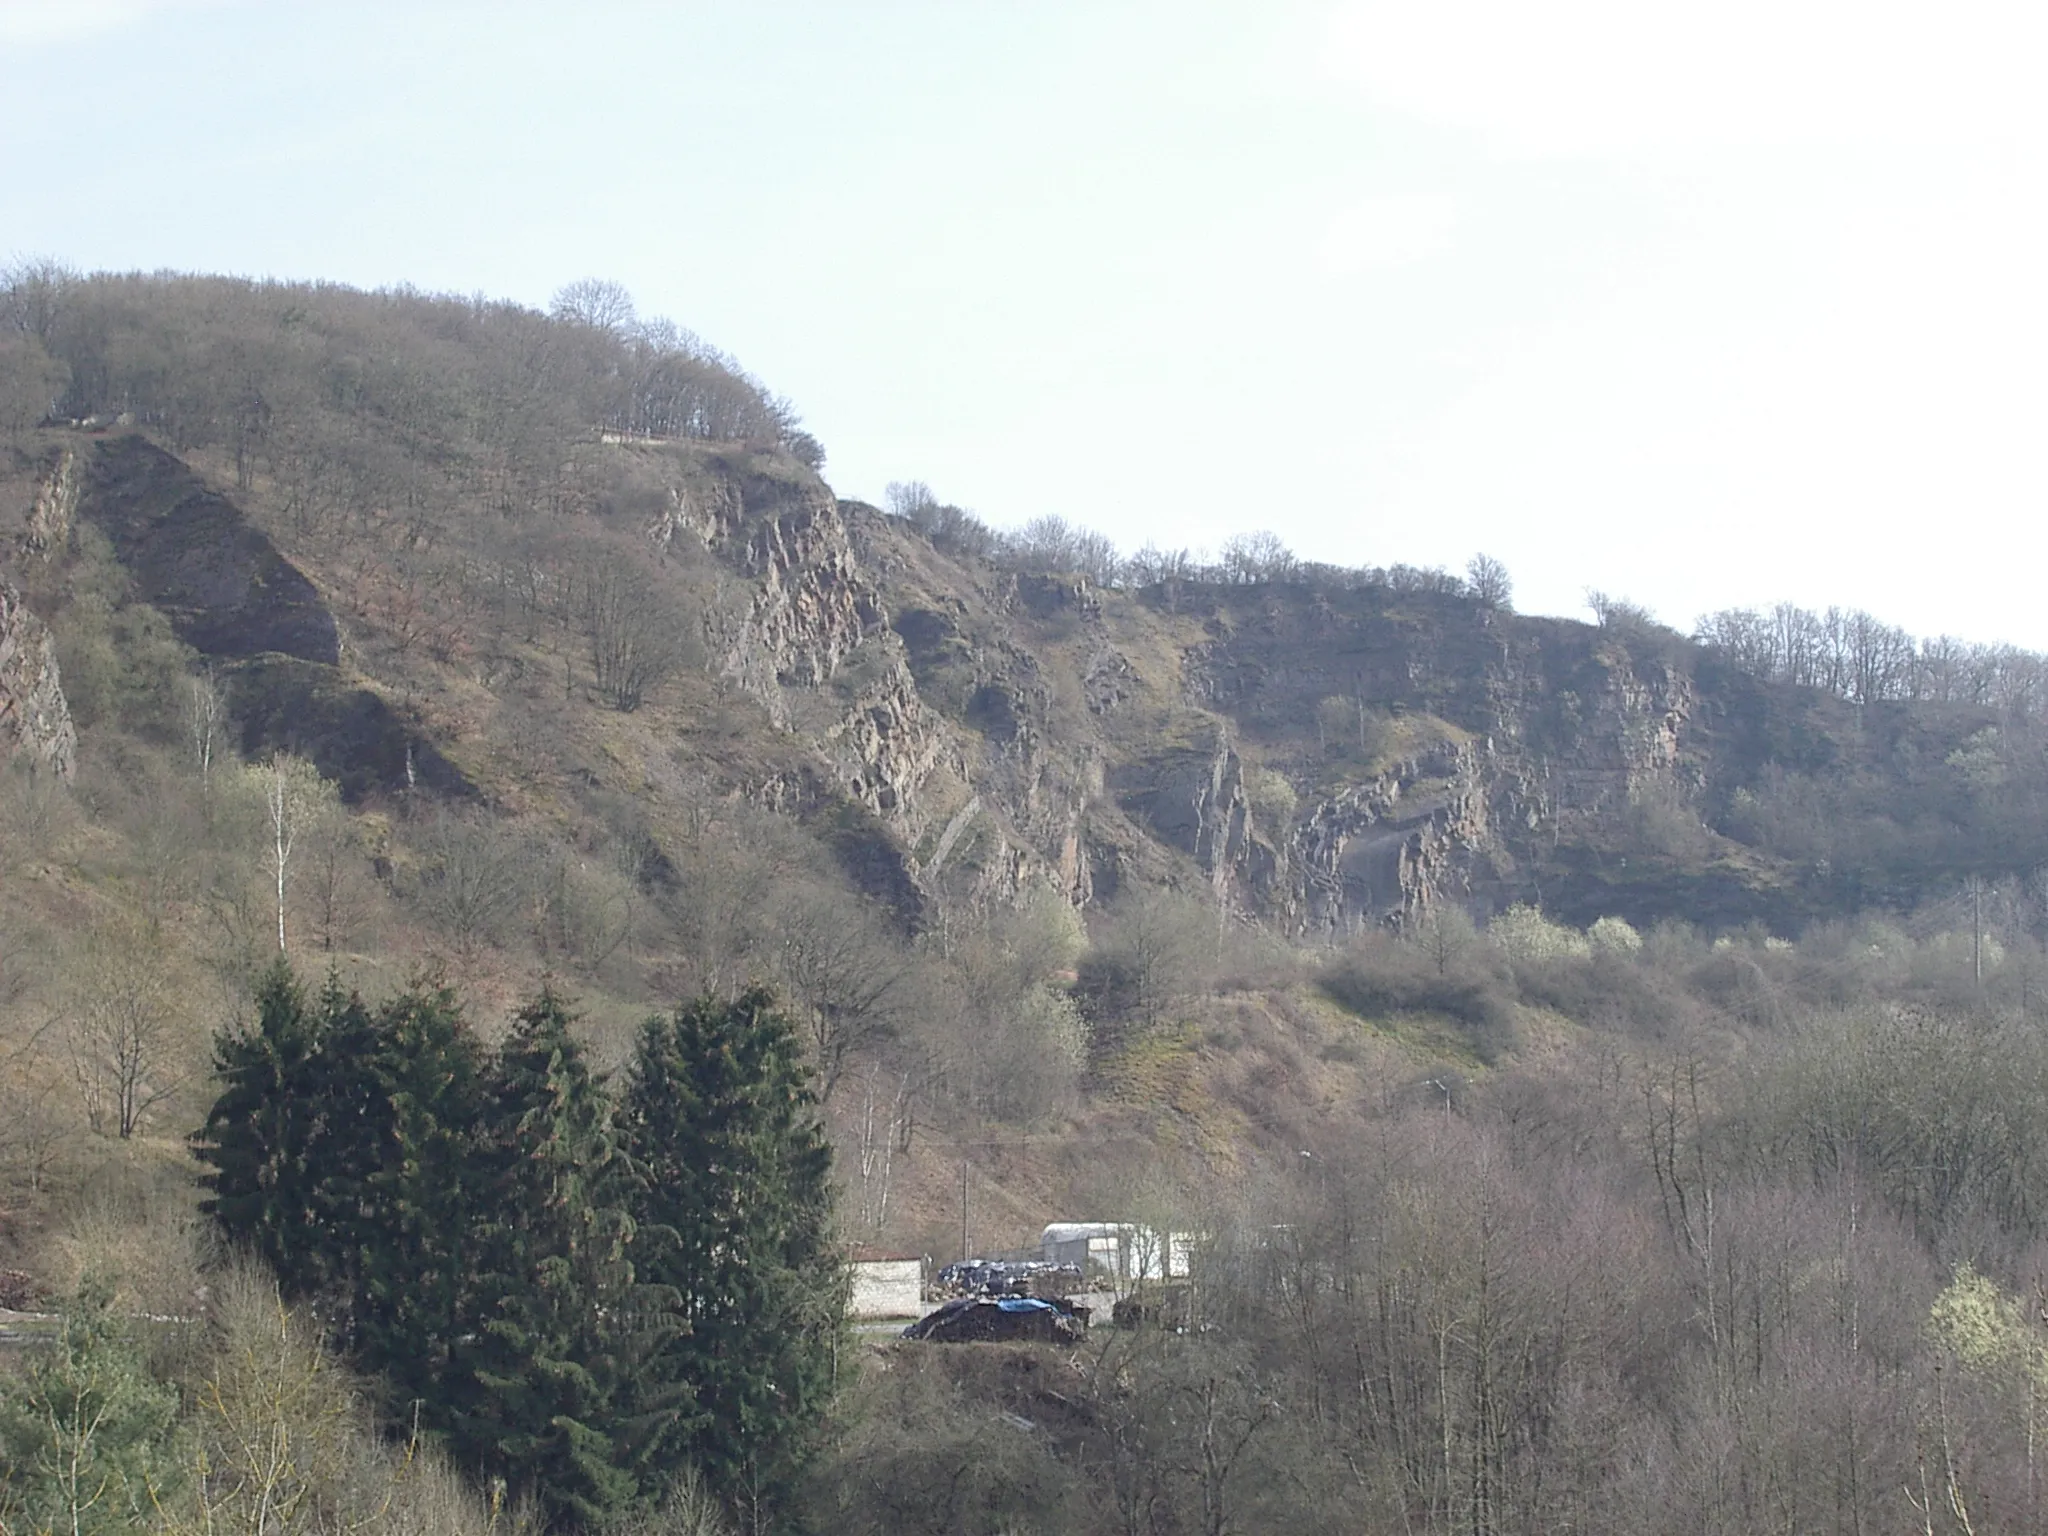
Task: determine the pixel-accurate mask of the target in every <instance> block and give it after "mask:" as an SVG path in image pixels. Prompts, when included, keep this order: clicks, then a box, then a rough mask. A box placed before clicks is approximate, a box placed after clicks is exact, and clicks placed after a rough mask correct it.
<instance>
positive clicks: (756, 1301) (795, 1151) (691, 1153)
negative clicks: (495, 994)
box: [621, 988, 845, 1515]
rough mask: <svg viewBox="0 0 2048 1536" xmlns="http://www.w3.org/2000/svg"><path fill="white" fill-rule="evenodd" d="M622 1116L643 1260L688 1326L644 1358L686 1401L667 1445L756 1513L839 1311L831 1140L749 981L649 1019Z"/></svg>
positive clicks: (800, 1430)
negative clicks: (688, 1411) (685, 1412)
mask: <svg viewBox="0 0 2048 1536" xmlns="http://www.w3.org/2000/svg"><path fill="white" fill-rule="evenodd" d="M621 1110H622V1113H621V1128H622V1130H623V1132H624V1134H625V1138H626V1143H627V1148H628V1151H629V1152H630V1154H631V1156H632V1158H633V1161H634V1164H635V1167H636V1169H637V1170H638V1173H639V1177H640V1185H639V1191H638V1199H637V1202H636V1204H637V1209H636V1216H637V1218H638V1220H639V1223H640V1233H641V1241H640V1248H641V1250H642V1253H641V1258H640V1260H639V1263H640V1271H641V1274H642V1276H643V1278H645V1279H647V1280H649V1281H654V1282H658V1283H660V1284H663V1285H665V1286H670V1287H673V1288H674V1290H675V1292H676V1294H677V1297H678V1299H679V1310H680V1314H681V1323H682V1327H683V1329H684V1330H685V1331H684V1332H683V1333H681V1334H680V1335H679V1336H678V1337H676V1338H675V1339H674V1340H672V1341H671V1342H670V1343H669V1344H668V1345H666V1347H665V1348H664V1349H663V1350H662V1351H661V1353H660V1356H659V1359H658V1361H657V1365H658V1368H659V1370H660V1371H661V1373H662V1374H663V1375H664V1376H665V1377H666V1379H668V1380H669V1381H671V1382H675V1383H679V1384H682V1385H684V1386H687V1387H688V1389H689V1390H690V1392H691V1393H692V1395H693V1397H694V1406H695V1408H696V1410H697V1411H696V1412H695V1413H694V1414H693V1415H691V1416H690V1417H688V1418H679V1419H678V1420H677V1421H676V1422H675V1423H674V1424H673V1425H671V1426H670V1429H669V1431H668V1433H667V1434H666V1435H665V1437H664V1447H663V1450H664V1456H665V1458H666V1459H667V1461H668V1463H669V1464H670V1465H684V1466H692V1467H695V1468H696V1469H697V1470H698V1471H699V1472H701V1473H702V1475H703V1476H704V1477H705V1478H707V1479H708V1480H709V1481H710V1482H711V1484H712V1485H713V1486H714V1487H715V1488H716V1489H717V1490H718V1491H719V1492H720V1493H721V1494H722V1495H723V1496H724V1497H725V1498H727V1499H728V1500H730V1501H731V1502H733V1503H734V1504H735V1505H737V1506H739V1507H741V1508H742V1509H748V1510H751V1511H753V1512H754V1513H755V1514H756V1515H758V1514H759V1513H760V1512H761V1511H762V1510H763V1509H764V1507H766V1506H768V1505H771V1504H773V1503H774V1502H775V1501H776V1499H777V1498H778V1497H779V1496H780V1495H782V1494H785V1493H787V1491H788V1490H789V1489H791V1488H792V1487H793V1486H794V1483H795V1480H796V1477H797V1474H798V1473H800V1471H801V1470H802V1468H803V1466H804V1464H805V1462H806V1461H807V1460H808V1458H809V1456H810V1454H811V1452H812V1450H813V1449H814V1447H815V1444H816V1438H817V1431H818V1428H819V1425H820V1422H821V1419H822V1416H823V1413H824V1410H825V1408H826V1406H827V1403H828V1400H829V1397H830V1393H831V1389H832V1384H833V1377H834V1372H835V1365H836V1361H837V1358H838V1351H839V1346H840V1343H841V1338H842V1332H843V1328H844V1316H845V1270H844V1266H843V1265H842V1264H841V1263H840V1261H839V1257H838V1254H837V1252H836V1251H835V1248H834V1244H833V1240H832V1231H831V1219H832V1183H831V1168H832V1154H831V1148H830V1145H829V1144H828V1143H827V1141H826V1139H825V1135H824V1131H823V1129H822V1127H821V1126H820V1124H819V1122H818V1116H817V1101H816V1098H815V1095H814V1094H813V1092H812V1090H811V1086H810V1074H809V1071H808V1069H807V1068H806V1066H805V1065H804V1061H803V1055H802V1049H801V1046H800V1045H799V1043H798V1039H797V1035H796V1031H795V1029H794V1028H793V1027H792V1026H791V1024H790V1022H789V1020H788V1019H787V1018H786V1017H784V1016H783V1014H782V1013H781V1012H780V1011H779V1010H778V1009H777V1008H776V1006H775V1001H774V999H773V997H772V996H770V995H769V994H768V993H767V992H765V991H763V990H760V989H758V988H757V989H754V990H751V991H749V992H747V993H745V994H744V995H743V996H741V997H740V998H738V999H737V1000H736V1001H734V1002H731V1003H722V1002H719V1001H716V1000H714V999H711V998H702V999H699V1000H698V1001H697V1002H694V1003H691V1004H688V1005H686V1006H684V1007H681V1008H678V1009H677V1010H676V1012H675V1013H674V1014H673V1015H672V1016H670V1017H668V1018H661V1017H656V1018H651V1019H649V1020H648V1021H647V1022H646V1024H645V1025H644V1026H643V1027H642V1029H641V1033H640V1039H639V1044H638V1050H637V1053H636V1055H635V1058H634V1061H633V1064H632V1069H631V1073H630V1076H629V1080H628V1084H627V1089H626V1093H625V1096H624V1101H623V1103H622V1106H621Z"/></svg>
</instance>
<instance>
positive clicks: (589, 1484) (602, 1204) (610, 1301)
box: [454, 988, 661, 1526]
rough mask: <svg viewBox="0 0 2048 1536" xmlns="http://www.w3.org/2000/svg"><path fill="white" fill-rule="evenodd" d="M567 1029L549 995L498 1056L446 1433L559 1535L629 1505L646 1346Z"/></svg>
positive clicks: (592, 1095) (618, 1206)
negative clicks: (457, 1393)
mask: <svg viewBox="0 0 2048 1536" xmlns="http://www.w3.org/2000/svg"><path fill="white" fill-rule="evenodd" d="M573 1022H574V1018H573V1015H572V1014H571V1013H570V1012H569V1009H568V1007H567V1005H566V1004H565V1002H564V1001H563V999H562V998H561V997H560V996H559V995H558V994H557V993H555V991H554V990H553V989H552V988H548V989H546V990H544V991H543V992H542V993H541V995H540V996H539V997H538V998H537V999H535V1000H534V1001H533V1002H532V1003H531V1004H529V1005H528V1006H527V1007H526V1008H525V1009H523V1010H521V1012H520V1013H519V1015H518V1018H517V1020H516V1022H515V1024H514V1027H513V1030H512V1033H511V1035H510V1036H509V1037H508V1038H507V1039H506V1040H505V1042H504V1044H503V1045H502V1046H501V1047H500V1049H499V1052H498V1058H497V1062H496V1064H495V1069H494V1071H493V1074H492V1081H491V1085H490V1094H489V1098H490V1102H489V1107H488V1111H487V1115H488V1129H487V1131H486V1133H485V1136H484V1137H483V1139H482V1140H481V1141H480V1144H479V1149H478V1160H479V1183H478V1190H479V1197H480V1199H481V1201H482V1203H483V1208H484V1210H485V1211H486V1213H487V1215H486V1219H485V1223H484V1227H483V1230H482V1233H481V1239H480V1258H479V1269H480V1276H479V1280H478V1293H479V1296H478V1315H479V1317H480V1318H481V1319H482V1324H481V1327H480V1328H479V1330H478V1333H477V1337H476V1339H475V1341H474V1343H473V1344H472V1345H471V1346H470V1347H469V1348H468V1350H467V1351H466V1355H467V1361H468V1365H469V1369H470V1370H471V1372H472V1373H473V1375H474V1377H475V1380H476V1384H477V1387H478V1389H479V1390H478V1391H477V1392H476V1393H475V1394H473V1397H472V1406H471V1407H470V1409H469V1410H468V1412H467V1413H466V1414H465V1415H464V1416H463V1417H462V1418H461V1419H460V1420H458V1422H457V1423H456V1424H455V1425H454V1438H455V1441H456V1444H457V1449H458V1453H459V1454H460V1455H461V1456H462V1457H463V1459H464V1460H466V1461H468V1462H469V1463H471V1464H472V1465H474V1466H477V1467H480V1468H481V1469H483V1470H485V1471H487V1472H489V1473H491V1474H492V1475H495V1476H498V1477H502V1478H504V1479H505V1480H506V1482H507V1483H508V1485H510V1486H511V1487H512V1488H514V1489H516V1490H519V1491H521V1492H525V1493H530V1494H532V1495H533V1496H534V1497H536V1498H537V1499H538V1501H539V1502H540V1504H541V1506H542V1508H543V1509H544V1510H545V1511H546V1512H547V1514H548V1515H549V1517H550V1518H551V1520H553V1521H554V1522H555V1523H557V1524H565V1523H566V1524H569V1525H572V1526H573V1525H590V1524H594V1523H596V1522H598V1521H600V1520H601V1519H603V1518H604V1517H605V1516H606V1515H607V1514H609V1513H611V1512H613V1511H616V1510H618V1509H620V1508H622V1507H624V1506H625V1505H627V1504H628V1503H630V1502H631V1501H632V1500H633V1498H634V1497H635V1495H636V1494H637V1493H638V1491H639V1478H638V1476H637V1472H638V1470H639V1469H638V1467H637V1466H636V1465H635V1463H636V1461H637V1460H639V1459H640V1458H639V1457H638V1456H637V1455H636V1451H638V1450H639V1449H641V1448H643V1447H646V1446H647V1445H648V1444H649V1443H650V1442H651V1440H652V1438H653V1437H652V1436H651V1435H650V1434H649V1433H648V1432H647V1426H646V1425H644V1424H640V1423H636V1422H635V1419H636V1415H635V1414H634V1413H633V1411H632V1408H631V1406H630V1405H629V1403H628V1401H627V1399H628V1397H629V1396H630V1393H629V1391H628V1388H629V1386H630V1384H631V1381H632V1378H633V1371H632V1365H631V1361H632V1358H633V1355H634V1354H635V1352H636V1351H647V1350H651V1349H654V1348H657V1347H658V1345H659V1344H660V1342H661V1340H660V1338H659V1337H657V1336H654V1335H652V1334H650V1333H649V1332H648V1329H649V1326H650V1323H649V1312H650V1311H651V1310H653V1309H651V1308H650V1307H649V1306H648V1305H647V1299H646V1298H645V1297H642V1296H640V1295H639V1294H638V1293H637V1290H636V1287H635V1286H634V1284H633V1270H632V1266H631V1264H630V1263H629V1262H628V1259H627V1246H628V1244H629V1243H630V1242H631V1240H632V1237H633V1223H632V1218H631V1217H630V1216H629V1215H628V1214H627V1211H626V1207H625V1197H626V1183H625V1178H624V1174H625V1165H624V1162H623V1160H622V1159H621V1158H620V1156H619V1154H618V1147H617V1144H616V1140H615V1138H614V1135H613V1131H612V1124H611V1104H610V1100H609V1098H608V1097H607V1095H606V1093H605V1091H604V1087H603V1085H602V1083H600V1082H599V1081H598V1080H597V1079H596V1078H595V1077H594V1076H593V1074H592V1073H591V1071H590V1068H589V1065H588V1063H587V1062H586V1060H585V1058H584V1055H583V1051H582V1047H581V1046H580V1045H578V1043H577V1041H576V1039H575V1036H574V1035H573V1034H572V1033H571V1025H572V1023H573Z"/></svg>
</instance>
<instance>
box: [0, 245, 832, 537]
mask: <svg viewBox="0 0 2048 1536" xmlns="http://www.w3.org/2000/svg"><path fill="white" fill-rule="evenodd" d="M115 416H126V417H128V418H130V419H132V421H133V422H134V423H135V424H137V425H140V426H144V427H148V428H150V429H152V430H153V431H156V432H158V433H161V434H162V436H163V437H164V439H165V440H166V441H167V442H168V443H170V445H171V446H172V447H173V448H175V449H176V450H178V451H180V452H188V451H191V450H193V449H198V448H213V449H219V450H222V451H224V452H225V453H227V454H228V455H229V457H230V458H231V460H232V462H233V465H234V470H235V474H236V477H237V480H238V483H240V484H241V485H242V486H243V487H244V488H246V487H247V486H248V484H249V483H250V480H251V478H252V477H253V476H254V475H255V474H256V473H258V471H259V470H261V471H262V472H264V473H266V474H269V475H273V476H275V477H276V478H277V479H278V480H279V481H280V482H281V483H283V484H284V485H285V486H286V488H287V490H288V493H291V494H297V495H301V496H313V497H320V498H336V499H340V500H343V501H346V500H347V499H348V498H350V497H367V498H370V499H372V500H375V501H380V502H388V503H397V504H401V505H402V504H404V503H405V502H407V501H408V500H410V499H413V498H418V497H425V498H428V499H429V500H430V501H431V500H436V499H440V498H444V497H445V496H446V494H447V490H448V483H447V482H448V479H449V477H450V476H451V475H454V474H466V475H477V476H482V477H485V478H487V479H489V480H490V481H491V483H492V484H493V485H494V486H495V487H496V488H497V490H498V492H499V494H500V495H501V496H502V497H503V498H506V499H507V500H515V501H520V502H527V503H530V504H532V505H539V506H550V505H556V504H559V503H560V502H561V501H562V500H563V498H565V497H568V496H570V495H571V494H572V490H573V486H574V483H575V481H574V477H573V475H570V474H568V473H566V472H565V466H567V465H568V464H569V463H570V462H571V461H572V460H573V459H574V457H575V449H576V447H577V445H578V444H580V443H581V442H583V441H585V440H586V439H587V438H588V437H589V436H590V434H591V433H592V432H593V431H595V430H605V431H612V432H620V433H628V434H633V435H640V436H654V437H685V438H700V439H707V440H714V441H721V442H739V441H764V442H770V443H781V444H783V445H784V446H786V447H788V448H790V449H791V451H792V452H794V453H796V454H797V456H798V457H799V458H801V459H803V460H804V461H805V462H807V463H809V464H811V465H812V466H813V467H816V466H817V465H819V464H822V463H823V462H824V452H823V449H822V448H820V447H819V445H818V443H817V441H816V439H814V438H812V437H810V436H809V435H808V434H807V433H804V432H803V431H802V430H801V428H800V426H799V424H798V422H797V419H796V416H795V414H794V412H793V410H792V409H791V407H790V406H789V404H788V402H787V401H784V400H782V399H780V398H778V397H777V396H775V395H773V394H771V393H770V392H769V391H768V390H767V388H766V387H765V386H763V385H762V384H761V383H760V382H759V381H758V380H756V379H754V378H753V377H752V376H750V375H749V374H747V373H746V372H745V370H743V369H742V368H741V367H740V366H739V364H738V363H737V362H735V361H734V360H733V359H732V358H731V357H729V356H727V355H726V354H724V353H722V352H720V351H719V350H717V349H716V348H715V347H712V346H710V345H709V344H708V343H706V342H704V341H703V340H701V339H700V338H698V337H697V336H695V335H694V334H692V333H691V332H689V331H687V330H683V329H681V328H680V327H678V326H676V325H675V324H674V323H673V322H671V321H667V320H663V319H641V318H640V317H638V316H637V315H636V313H635V312H634V308H633V304H632V300H631V298H630V297H629V296H628V295H627V294H626V293H625V292H624V290H623V289H620V288H618V287H617V286H616V285H615V284H610V283H604V282H599V281H593V280H586V281H584V282H579V283H573V284H570V285H569V286H568V287H566V288H564V289H563V290H562V291H561V292H560V293H559V294H557V295H556V298H555V302H554V304H553V305H552V306H551V308H550V311H549V312H548V313H546V314H543V313H540V312H539V311H537V310H534V309H530V308H528V307H526V306H524V305H519V304H514V303H510V302H507V301H499V300H488V299H484V298H481V297H472V298H458V297H454V296H450V295H445V294H427V293H421V292H419V291H417V290H414V289H408V288H398V289H388V290H382V291H378V292H370V293H366V292H362V291H360V290H357V289H353V288H348V287H345V286H342V285H340V284H334V283H286V282H267V281H266V282H256V281H250V280H246V279H241V278H230V277H212V276H186V275H179V274H169V273H149V274H144V273H105V272H102V273H92V274H89V275H88V274H82V273H78V272H74V271H72V270H70V269H68V268H66V267H63V266H61V265H59V264H57V263H55V262H49V261H38V262H20V263H16V264H15V265H14V266H13V267H11V268H8V269H7V270H6V271H5V272H4V273H0V431H7V432H15V431H20V430H22V429H24V428H27V427H32V426H34V425H35V424H36V423H37V422H39V421H42V420H43V419H45V418H46V417H55V418H58V419H71V420H80V419H94V418H97V419H111V418H113V417H115ZM366 429H367V430H366Z"/></svg>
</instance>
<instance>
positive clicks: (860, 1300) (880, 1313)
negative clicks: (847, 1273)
mask: <svg viewBox="0 0 2048 1536" xmlns="http://www.w3.org/2000/svg"><path fill="white" fill-rule="evenodd" d="M848 1267H849V1268H850V1269H851V1270H852V1271H853V1289H852V1297H851V1300H850V1301H849V1303H848V1306H847V1311H848V1314H849V1315H850V1316H852V1317H853V1318H855V1319H856V1320H859V1321H864V1322H865V1321H872V1320H875V1319H878V1318H885V1317H922V1316H923V1315H924V1311H925V1306H924V1256H923V1255H922V1254H916V1253H883V1252H881V1251H880V1250H878V1249H874V1248H856V1249H854V1250H853V1252H852V1254H851V1255H850V1256H849V1259H848Z"/></svg>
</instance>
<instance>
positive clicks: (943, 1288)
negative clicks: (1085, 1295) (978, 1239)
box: [937, 1259, 1081, 1301]
mask: <svg viewBox="0 0 2048 1536" xmlns="http://www.w3.org/2000/svg"><path fill="white" fill-rule="evenodd" d="M1080 1289H1081V1268H1080V1266H1079V1265H1078V1264H1049V1263H1047V1262H1046V1261H1045V1260H1043V1259H1016V1260H1012V1259H965V1260H963V1261H962V1262H960V1263H958V1264H948V1265H947V1266H946V1267H945V1268H944V1269H942V1270H940V1271H939V1275H938V1284H937V1290H938V1293H939V1294H940V1295H941V1296H1036V1297H1038V1298H1039V1299H1040V1300H1041V1301H1057V1300H1059V1299H1061V1298H1063V1297H1067V1296H1071V1295H1073V1294H1074V1292H1076V1291H1078V1290H1080Z"/></svg>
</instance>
